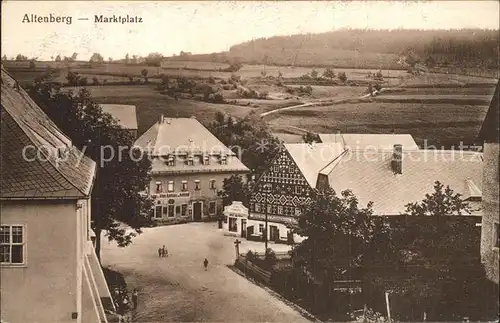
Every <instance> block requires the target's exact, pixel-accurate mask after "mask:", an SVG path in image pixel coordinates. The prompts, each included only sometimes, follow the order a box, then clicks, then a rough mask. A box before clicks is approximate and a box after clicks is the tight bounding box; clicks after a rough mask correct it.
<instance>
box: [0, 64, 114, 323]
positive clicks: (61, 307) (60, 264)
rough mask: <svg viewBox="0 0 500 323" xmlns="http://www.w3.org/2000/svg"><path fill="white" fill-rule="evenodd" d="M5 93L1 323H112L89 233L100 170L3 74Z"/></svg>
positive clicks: (0, 177)
mask: <svg viewBox="0 0 500 323" xmlns="http://www.w3.org/2000/svg"><path fill="white" fill-rule="evenodd" d="M1 91H2V92H1V101H2V106H1V118H0V120H1V137H0V138H1V142H0V143H1V147H0V148H1V155H0V157H1V158H0V166H1V167H0V213H1V219H0V274H1V280H2V283H1V297H0V302H1V307H0V308H1V320H2V322H107V316H106V314H105V310H106V309H107V310H111V311H113V310H114V305H113V303H112V300H111V295H110V292H109V289H108V286H107V284H106V281H105V278H104V275H103V272H102V269H101V266H100V264H99V261H98V259H97V257H96V254H95V252H94V246H93V244H92V241H91V236H92V230H91V228H90V221H91V215H90V198H91V192H92V186H93V184H94V180H95V175H96V164H95V162H94V161H92V160H91V159H89V158H87V157H85V156H84V155H83V153H82V152H81V151H80V150H78V149H77V148H76V147H75V146H73V145H72V142H71V140H70V139H69V138H68V137H66V136H65V135H64V134H63V133H62V132H61V131H60V130H59V128H58V127H57V126H56V125H55V124H54V123H53V122H52V120H50V119H49V118H48V116H47V115H46V114H45V113H44V112H43V111H42V110H41V109H40V107H38V106H37V105H36V103H35V102H33V100H32V99H31V98H30V97H29V96H28V95H27V93H26V92H25V91H24V90H23V89H22V88H21V87H20V86H19V84H18V83H17V81H16V80H15V79H13V78H12V77H11V76H10V75H9V74H8V73H7V72H6V71H5V70H4V69H3V67H2V78H1ZM104 304H106V305H104Z"/></svg>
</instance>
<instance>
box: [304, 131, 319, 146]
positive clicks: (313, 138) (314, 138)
mask: <svg viewBox="0 0 500 323" xmlns="http://www.w3.org/2000/svg"><path fill="white" fill-rule="evenodd" d="M302 140H303V141H304V142H305V143H306V144H313V143H316V142H321V139H320V138H319V135H318V134H317V133H313V132H309V131H308V132H307V133H306V134H304V135H303V136H302Z"/></svg>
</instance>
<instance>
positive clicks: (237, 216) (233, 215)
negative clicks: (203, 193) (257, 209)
mask: <svg viewBox="0 0 500 323" xmlns="http://www.w3.org/2000/svg"><path fill="white" fill-rule="evenodd" d="M223 215H224V224H223V229H224V234H225V235H230V236H235V237H243V238H246V236H247V220H248V208H246V207H245V206H244V205H243V203H242V202H239V201H234V202H233V203H232V204H231V205H228V206H225V207H224V213H223Z"/></svg>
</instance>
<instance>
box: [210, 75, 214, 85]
mask: <svg viewBox="0 0 500 323" xmlns="http://www.w3.org/2000/svg"><path fill="white" fill-rule="evenodd" d="M208 84H215V79H214V78H213V77H212V76H210V77H209V78H208Z"/></svg>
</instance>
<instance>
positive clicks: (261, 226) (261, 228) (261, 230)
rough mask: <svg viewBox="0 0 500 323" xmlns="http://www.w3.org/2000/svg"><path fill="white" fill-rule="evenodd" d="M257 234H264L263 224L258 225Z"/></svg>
mask: <svg viewBox="0 0 500 323" xmlns="http://www.w3.org/2000/svg"><path fill="white" fill-rule="evenodd" d="M259 232H260V233H263V232H264V224H262V223H260V224H259Z"/></svg>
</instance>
